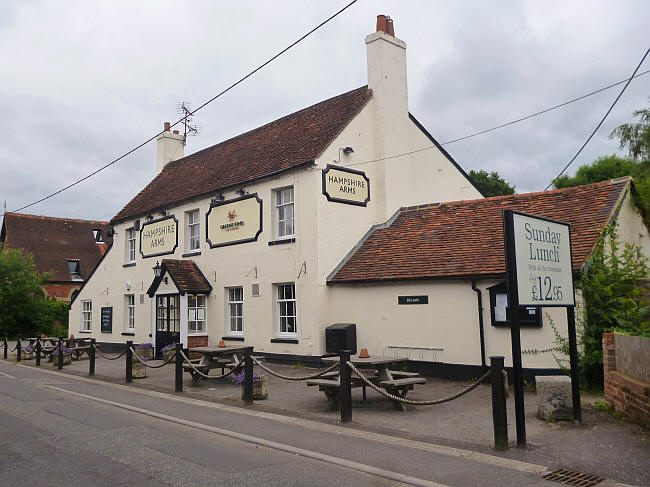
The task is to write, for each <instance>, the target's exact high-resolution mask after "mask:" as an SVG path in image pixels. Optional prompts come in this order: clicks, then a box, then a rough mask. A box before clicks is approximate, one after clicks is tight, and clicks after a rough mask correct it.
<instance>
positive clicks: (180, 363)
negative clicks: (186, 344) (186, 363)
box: [174, 343, 183, 392]
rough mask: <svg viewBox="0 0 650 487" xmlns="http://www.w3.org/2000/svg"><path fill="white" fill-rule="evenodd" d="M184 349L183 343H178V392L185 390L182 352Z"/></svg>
mask: <svg viewBox="0 0 650 487" xmlns="http://www.w3.org/2000/svg"><path fill="white" fill-rule="evenodd" d="M182 351H183V344H182V343H177V344H176V363H175V364H174V365H176V377H175V379H176V392H183V356H182V355H181V352H182Z"/></svg>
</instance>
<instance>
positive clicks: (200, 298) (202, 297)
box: [187, 294, 208, 335]
mask: <svg viewBox="0 0 650 487" xmlns="http://www.w3.org/2000/svg"><path fill="white" fill-rule="evenodd" d="M192 298H195V299H196V305H195V306H192V305H191V304H190V300H191V299H192ZM199 301H202V305H200V304H199ZM192 310H194V311H195V315H194V316H195V318H194V319H190V314H191V312H192ZM199 310H203V319H198V316H199ZM207 315H208V298H207V296H206V295H205V294H188V295H187V334H188V335H205V334H206V333H207V326H206V323H207ZM190 323H194V324H195V325H194V330H192V329H191V325H190ZM199 323H201V329H198V324H199Z"/></svg>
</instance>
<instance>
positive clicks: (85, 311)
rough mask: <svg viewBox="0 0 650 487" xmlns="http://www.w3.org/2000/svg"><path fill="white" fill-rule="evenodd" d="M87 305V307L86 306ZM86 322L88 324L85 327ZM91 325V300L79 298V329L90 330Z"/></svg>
mask: <svg viewBox="0 0 650 487" xmlns="http://www.w3.org/2000/svg"><path fill="white" fill-rule="evenodd" d="M86 305H88V307H86ZM86 324H87V325H88V326H87V327H86ZM92 326H93V300H92V299H82V300H81V328H80V331H92Z"/></svg>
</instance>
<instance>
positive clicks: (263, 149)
mask: <svg viewBox="0 0 650 487" xmlns="http://www.w3.org/2000/svg"><path fill="white" fill-rule="evenodd" d="M371 95H372V92H371V90H369V89H368V88H367V87H366V86H363V87H361V88H358V89H356V90H353V91H350V92H348V93H344V94H342V95H339V96H336V97H334V98H330V99H329V100H325V101H323V102H320V103H317V104H316V105H313V106H311V107H309V108H305V109H303V110H300V111H298V112H295V113H292V114H291V115H287V116H286V117H283V118H280V119H278V120H276V121H275V122H271V123H269V124H266V125H263V126H262V127H259V128H256V129H254V130H251V131H250V132H246V133H244V134H242V135H238V136H237V137H234V138H232V139H229V140H226V141H225V142H221V143H220V144H217V145H215V146H212V147H208V148H207V149H203V150H201V151H199V152H196V153H194V154H192V155H189V156H187V157H184V158H182V159H179V160H177V161H173V162H171V163H169V164H168V165H167V166H166V167H165V169H164V170H163V171H162V172H161V173H160V174H158V175H157V176H156V178H155V179H154V180H153V181H151V182H150V183H149V184H148V185H147V186H146V187H145V188H144V189H143V190H142V191H140V193H139V194H138V195H137V196H136V197H135V198H133V199H132V200H131V201H130V202H129V203H128V204H127V205H126V206H125V207H124V208H123V209H122V210H121V211H120V212H119V213H118V214H117V215H115V217H114V218H113V219H112V222H118V221H121V220H126V219H129V218H133V217H136V216H139V215H144V214H146V213H148V212H150V211H153V210H155V209H157V208H161V207H166V206H169V205H172V204H175V203H179V202H181V201H185V200H187V199H190V198H194V197H197V196H201V195H206V194H209V193H212V192H217V191H220V190H222V189H224V188H228V187H231V186H234V185H238V184H243V183H245V182H247V181H251V180H255V179H258V178H262V177H265V176H270V175H272V174H275V173H278V172H282V171H285V170H288V169H291V168H294V167H296V166H300V165H302V164H305V163H308V162H310V161H312V160H314V159H316V158H317V157H319V156H320V155H321V154H322V153H323V151H324V150H325V149H326V148H327V147H328V146H329V145H330V144H331V143H332V141H333V140H334V138H336V136H337V135H338V134H339V133H340V132H341V131H342V130H343V129H344V128H345V126H346V125H347V124H348V123H349V122H350V121H351V120H352V118H354V116H355V115H357V114H358V113H359V111H360V110H361V109H362V108H363V107H364V106H365V105H366V103H367V102H368V100H369V99H370V97H371Z"/></svg>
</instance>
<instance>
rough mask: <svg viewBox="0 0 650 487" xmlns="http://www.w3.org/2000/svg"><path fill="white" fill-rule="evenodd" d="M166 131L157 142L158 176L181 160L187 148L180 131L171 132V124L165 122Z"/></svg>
mask: <svg viewBox="0 0 650 487" xmlns="http://www.w3.org/2000/svg"><path fill="white" fill-rule="evenodd" d="M164 127H165V128H164V131H163V133H162V134H160V135H159V136H158V137H157V138H156V140H157V141H158V155H157V157H156V174H160V173H161V172H162V170H163V169H164V168H165V166H166V165H167V164H169V163H170V162H171V161H175V160H177V159H181V158H182V157H183V155H184V154H183V151H184V148H185V137H184V136H182V135H181V134H179V133H178V130H174V132H171V131H170V130H169V129H170V124H169V122H165V125H164Z"/></svg>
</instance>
